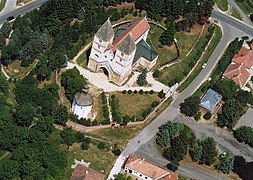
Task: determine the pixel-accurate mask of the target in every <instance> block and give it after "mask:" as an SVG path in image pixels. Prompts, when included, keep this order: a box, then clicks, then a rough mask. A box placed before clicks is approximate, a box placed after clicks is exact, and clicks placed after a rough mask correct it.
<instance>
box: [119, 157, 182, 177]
mask: <svg viewBox="0 0 253 180" xmlns="http://www.w3.org/2000/svg"><path fill="white" fill-rule="evenodd" d="M124 170H125V172H126V173H128V174H131V175H133V176H135V177H137V178H138V179H140V180H141V179H144V180H146V179H147V180H176V179H178V174H176V173H174V172H173V171H170V170H167V169H163V168H161V167H158V166H156V165H154V164H152V163H150V162H148V161H146V160H145V159H142V158H140V157H138V156H135V155H132V156H130V157H129V158H128V160H127V162H126V164H125V168H124Z"/></svg>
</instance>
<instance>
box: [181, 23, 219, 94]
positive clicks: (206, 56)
mask: <svg viewBox="0 0 253 180" xmlns="http://www.w3.org/2000/svg"><path fill="white" fill-rule="evenodd" d="M214 33H215V34H214V37H213V39H212V41H211V43H210V44H209V46H208V48H207V50H206V51H205V52H204V54H203V56H202V58H201V59H200V62H199V64H198V66H197V67H196V68H195V70H194V71H193V72H192V74H191V75H190V76H189V78H188V79H187V80H186V81H185V82H184V83H183V84H182V85H181V86H180V87H179V88H178V91H179V92H182V91H183V90H184V89H185V88H186V87H187V86H188V85H189V84H190V83H191V82H192V81H193V80H194V79H195V78H196V77H197V76H198V74H199V73H200V71H201V70H202V65H203V64H204V63H206V62H207V61H208V59H209V58H210V57H211V55H212V53H213V52H214V50H215V48H216V47H217V45H218V44H219V42H220V39H221V37H222V32H221V29H220V28H219V27H218V26H215V32H214Z"/></svg>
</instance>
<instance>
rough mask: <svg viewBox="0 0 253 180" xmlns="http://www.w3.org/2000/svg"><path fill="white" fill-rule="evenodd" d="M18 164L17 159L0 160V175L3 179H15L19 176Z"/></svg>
mask: <svg viewBox="0 0 253 180" xmlns="http://www.w3.org/2000/svg"><path fill="white" fill-rule="evenodd" d="M19 171H20V165H19V163H18V162H17V161H14V160H11V159H8V160H2V161H0V176H1V178H3V179H16V178H18V177H19V175H20V173H19Z"/></svg>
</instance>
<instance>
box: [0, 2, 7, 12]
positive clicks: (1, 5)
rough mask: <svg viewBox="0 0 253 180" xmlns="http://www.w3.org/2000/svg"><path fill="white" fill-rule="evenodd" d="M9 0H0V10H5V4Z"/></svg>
mask: <svg viewBox="0 0 253 180" xmlns="http://www.w3.org/2000/svg"><path fill="white" fill-rule="evenodd" d="M6 1H7V0H1V1H0V11H2V10H3V8H4V6H5V3H6Z"/></svg>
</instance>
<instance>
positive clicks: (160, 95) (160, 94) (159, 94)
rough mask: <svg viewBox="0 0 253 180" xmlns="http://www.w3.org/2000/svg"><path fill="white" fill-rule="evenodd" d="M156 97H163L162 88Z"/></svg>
mask: <svg viewBox="0 0 253 180" xmlns="http://www.w3.org/2000/svg"><path fill="white" fill-rule="evenodd" d="M158 97H159V98H161V99H163V98H164V97H165V93H164V92H163V90H161V91H160V92H159V93H158Z"/></svg>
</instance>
